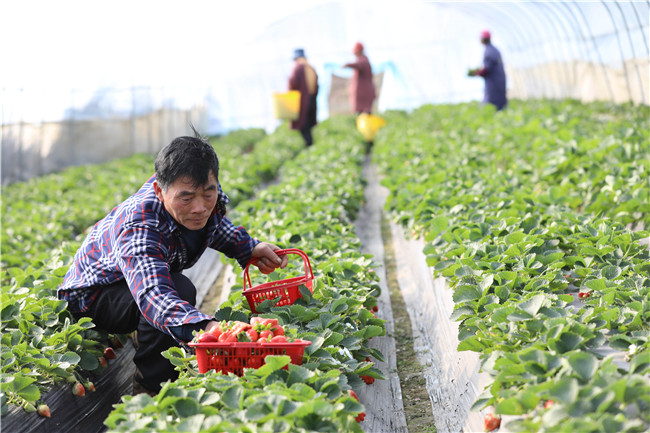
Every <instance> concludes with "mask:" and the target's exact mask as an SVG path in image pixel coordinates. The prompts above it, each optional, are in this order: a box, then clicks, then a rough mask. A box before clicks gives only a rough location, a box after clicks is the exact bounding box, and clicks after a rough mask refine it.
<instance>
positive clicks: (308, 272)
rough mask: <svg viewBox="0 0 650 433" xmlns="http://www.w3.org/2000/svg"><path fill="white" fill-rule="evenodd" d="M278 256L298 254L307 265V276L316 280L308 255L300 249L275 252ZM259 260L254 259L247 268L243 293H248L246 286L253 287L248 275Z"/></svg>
mask: <svg viewBox="0 0 650 433" xmlns="http://www.w3.org/2000/svg"><path fill="white" fill-rule="evenodd" d="M273 252H274V253H275V254H276V255H278V256H285V255H288V254H297V255H299V256H300V257H302V261H303V262H304V264H305V276H306V277H310V278H311V279H312V280H313V279H314V273H313V272H312V270H311V263H309V258H308V257H307V254H305V253H304V252H303V251H301V250H299V249H298V248H286V249H280V250H275V251H273ZM257 261H258V258H253V259H250V260H249V261H248V264H247V265H246V268H245V269H244V288H243V290H242V291H243V292H245V291H246V284H247V283H248V287H249V288H250V287H253V285H252V284H251V277H250V275H249V274H248V267H249V266H250V265H254V264H255V263H257Z"/></svg>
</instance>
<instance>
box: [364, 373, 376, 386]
mask: <svg viewBox="0 0 650 433" xmlns="http://www.w3.org/2000/svg"><path fill="white" fill-rule="evenodd" d="M361 379H363V381H364V382H366V383H367V384H368V385H371V384H373V383H374V382H375V378H374V377H372V376H367V375H365V374H364V375H361Z"/></svg>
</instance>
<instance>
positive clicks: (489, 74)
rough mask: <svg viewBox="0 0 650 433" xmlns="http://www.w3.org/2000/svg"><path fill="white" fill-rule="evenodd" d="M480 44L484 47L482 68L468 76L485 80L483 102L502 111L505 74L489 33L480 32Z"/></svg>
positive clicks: (498, 53) (504, 98)
mask: <svg viewBox="0 0 650 433" xmlns="http://www.w3.org/2000/svg"><path fill="white" fill-rule="evenodd" d="M481 43H482V44H483V45H485V52H484V54H483V67H482V68H479V69H476V70H472V71H470V72H469V75H470V76H480V77H483V79H485V93H484V96H483V102H484V103H487V104H492V105H494V106H495V107H496V108H497V110H502V109H503V108H505V106H506V104H508V98H507V97H506V72H505V70H504V68H503V59H502V58H501V53H500V52H499V50H498V49H497V48H496V47H495V46H494V45H492V42H491V35H490V32H489V31H487V30H483V31H482V32H481Z"/></svg>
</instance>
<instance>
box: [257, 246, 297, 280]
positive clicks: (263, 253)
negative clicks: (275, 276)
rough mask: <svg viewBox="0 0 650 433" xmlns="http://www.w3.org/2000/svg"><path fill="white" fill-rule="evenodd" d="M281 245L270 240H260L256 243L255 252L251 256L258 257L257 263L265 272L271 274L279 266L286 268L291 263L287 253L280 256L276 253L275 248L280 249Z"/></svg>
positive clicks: (261, 270)
mask: <svg viewBox="0 0 650 433" xmlns="http://www.w3.org/2000/svg"><path fill="white" fill-rule="evenodd" d="M279 249H280V247H278V246H276V245H273V244H270V243H268V242H260V243H259V244H257V245H255V248H253V254H252V255H251V258H256V259H258V260H257V262H256V263H255V266H257V267H258V268H259V270H260V272H262V273H263V274H270V273H271V272H273V271H274V270H275V269H277V268H282V269H284V268H285V267H286V266H287V263H289V259H288V258H287V255H286V254H285V255H283V256H278V255H277V254H275V253H274V251H275V250H279Z"/></svg>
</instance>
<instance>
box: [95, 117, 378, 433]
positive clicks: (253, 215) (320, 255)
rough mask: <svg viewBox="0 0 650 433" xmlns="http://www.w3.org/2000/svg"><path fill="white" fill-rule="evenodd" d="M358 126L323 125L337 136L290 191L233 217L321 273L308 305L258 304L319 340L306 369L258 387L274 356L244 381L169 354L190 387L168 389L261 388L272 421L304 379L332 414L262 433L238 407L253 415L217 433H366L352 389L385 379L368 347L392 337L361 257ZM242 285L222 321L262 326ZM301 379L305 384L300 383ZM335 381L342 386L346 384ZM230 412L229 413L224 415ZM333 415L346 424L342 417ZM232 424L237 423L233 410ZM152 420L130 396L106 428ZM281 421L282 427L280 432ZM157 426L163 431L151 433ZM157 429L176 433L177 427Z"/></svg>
mask: <svg viewBox="0 0 650 433" xmlns="http://www.w3.org/2000/svg"><path fill="white" fill-rule="evenodd" d="M352 125H353V123H352V122H349V119H340V120H338V119H330V120H328V121H327V122H323V123H322V124H321V125H319V129H318V131H324V132H326V134H327V135H326V136H325V134H323V136H321V138H320V141H318V142H317V143H318V144H316V145H315V146H313V147H312V148H310V149H309V150H308V151H306V152H303V153H301V154H300V155H299V156H298V157H297V158H296V159H295V160H293V161H290V162H288V163H287V164H285V165H284V166H283V168H282V171H281V176H282V179H283V181H282V182H281V183H279V184H277V185H274V186H271V187H269V188H267V189H265V190H264V191H262V192H260V194H259V195H258V196H257V197H256V198H255V199H254V200H247V201H243V202H241V203H240V204H239V205H238V206H237V208H235V209H233V211H232V214H234V216H233V218H234V219H237V220H238V221H242V223H243V224H245V225H246V226H247V227H248V229H249V230H250V232H251V233H252V234H253V235H254V233H256V232H258V231H259V232H264V233H265V234H266V237H267V240H269V241H270V242H274V243H276V244H278V245H280V246H284V247H289V246H295V247H300V248H301V249H303V248H304V250H305V252H306V253H307V255H308V256H309V257H310V260H311V262H312V264H313V268H314V275H315V280H314V287H313V293H312V292H311V291H310V290H309V289H307V288H306V287H304V286H302V287H301V288H300V292H301V295H302V297H301V298H298V299H297V300H296V301H295V302H294V304H293V305H285V306H279V307H278V306H274V301H275V300H272V299H271V300H266V301H264V302H261V303H260V304H257V305H256V310H257V311H258V313H259V315H260V316H261V317H262V318H266V319H270V320H275V321H277V323H278V324H279V325H281V326H282V328H283V329H284V333H285V335H290V336H292V335H296V336H297V337H298V338H299V339H302V340H309V341H310V342H311V344H310V345H309V346H307V347H305V351H304V357H303V360H302V365H301V366H296V365H289V367H288V372H289V373H288V374H287V373H286V371H287V370H281V371H280V370H278V371H277V372H276V373H274V374H273V379H272V380H270V379H268V378H267V379H266V380H265V381H264V382H262V383H260V382H254V381H252V380H251V377H252V376H259V375H266V374H268V366H269V359H270V358H272V357H266V359H265V362H266V365H264V366H262V367H261V368H257V369H254V368H255V367H253V368H243V370H242V377H241V378H240V377H237V376H234V375H228V376H225V375H218V374H214V372H213V371H211V372H209V373H207V374H204V375H199V376H196V377H195V375H196V372H195V367H194V364H195V362H196V356H194V355H193V354H191V352H190V353H188V352H186V351H185V350H182V349H180V348H177V349H173V350H169V351H166V352H165V356H166V357H167V358H168V359H170V361H171V362H172V363H174V364H175V365H177V368H178V369H179V370H180V371H181V379H179V380H178V381H176V382H174V383H173V384H168V385H165V386H170V387H175V386H183V387H184V388H185V385H184V384H185V383H186V382H185V381H186V380H198V381H199V382H200V383H201V384H202V385H203V386H206V387H207V388H208V389H209V388H211V387H213V386H215V385H217V384H219V383H221V382H223V381H225V380H228V381H229V382H228V383H230V384H231V385H232V386H235V384H236V385H237V386H244V387H246V388H248V387H257V388H256V390H255V395H256V396H259V399H261V402H260V401H258V400H257V399H256V398H253V397H245V398H244V400H243V401H244V404H245V405H246V404H248V403H250V404H253V405H256V406H255V407H259V408H264V409H263V412H262V413H263V414H266V413H267V412H266V411H267V410H268V409H267V408H268V407H269V405H273V404H274V403H272V402H268V398H269V397H268V395H269V392H273V390H274V389H275V388H276V387H279V388H277V389H278V390H280V392H282V393H284V391H283V390H284V389H285V387H287V388H289V389H293V388H295V387H296V386H297V385H298V384H297V382H296V380H298V382H300V390H301V394H305V395H316V396H318V398H319V399H320V398H321V397H322V398H323V399H324V401H323V402H322V403H318V404H319V405H322V409H319V412H318V415H315V414H312V413H310V412H309V411H311V410H312V409H307V410H308V412H307V419H306V420H303V421H291V422H292V423H294V424H287V423H286V421H285V420H284V418H283V416H281V414H279V413H278V412H277V411H274V413H273V414H272V415H270V416H269V417H266V416H265V415H264V416H260V418H261V421H263V422H265V423H267V424H264V425H263V426H260V425H259V424H255V423H253V422H252V421H251V419H250V416H252V414H253V412H252V411H249V410H246V409H245V407H242V406H237V408H238V409H239V411H240V412H239V413H242V412H241V411H242V410H244V411H245V412H244V413H245V415H244V416H239V417H238V418H237V419H236V422H234V423H233V425H229V424H226V423H224V424H219V425H218V427H215V428H216V429H217V430H219V429H220V430H223V431H242V430H246V429H248V430H250V431H269V430H273V429H279V430H282V429H283V428H285V427H284V426H286V425H295V426H296V427H295V428H297V429H306V430H317V431H359V425H358V419H360V418H359V417H360V416H361V415H362V413H363V409H364V408H363V406H362V405H360V404H359V403H358V402H356V400H355V399H353V398H351V395H350V394H349V392H348V391H349V390H350V389H351V388H355V387H360V386H365V384H364V382H363V379H362V377H367V378H370V379H368V380H374V379H383V377H382V375H381V373H380V371H379V370H378V369H377V368H375V367H374V363H373V362H372V361H371V360H370V359H371V358H370V357H374V358H375V359H380V360H383V355H382V354H381V353H380V352H379V351H377V350H376V349H372V348H369V347H368V345H367V343H368V341H369V340H370V339H371V338H373V337H374V336H378V335H384V334H385V327H384V321H383V320H380V319H377V318H376V317H375V316H374V314H373V313H372V311H371V310H370V308H372V306H373V305H376V299H375V296H376V295H377V294H378V293H379V292H378V290H379V286H378V285H377V283H376V280H377V278H378V277H377V276H376V275H375V273H374V272H372V269H371V266H372V262H371V260H370V258H369V257H366V256H364V255H362V254H360V253H359V240H358V238H357V237H356V236H355V234H354V230H353V226H352V219H353V218H354V215H355V214H356V211H357V209H358V207H359V206H360V204H361V202H362V197H363V189H362V188H361V186H362V182H361V170H360V168H361V163H362V161H363V154H362V151H363V149H362V147H361V146H359V143H358V142H357V140H356V135H355V134H354V131H353V129H352ZM334 146H336V147H338V151H337V152H332V150H331V149H332V147H334ZM301 268H302V264H300V265H298V264H297V263H293V262H292V261H290V264H289V266H288V267H287V269H284V270H276V271H275V272H274V273H272V274H270V275H266V276H263V275H257V276H255V275H253V276H252V279H253V285H255V284H258V283H260V282H262V281H266V280H267V279H274V280H280V279H285V278H290V277H292V276H295V275H296V274H297V273H298V274H299V273H301V272H304V268H302V269H301ZM242 285H243V281H242V280H241V277H240V278H239V281H238V283H237V284H236V285H235V286H234V287H233V290H232V292H231V293H230V296H229V298H228V300H227V301H226V302H225V303H224V304H222V305H221V306H220V307H219V309H218V310H217V311H216V313H215V316H216V317H217V319H218V320H225V321H249V322H251V323H252V322H253V321H254V319H255V317H253V318H251V313H252V312H251V310H250V306H249V305H248V303H247V301H246V299H245V297H243V296H242V293H241V287H242ZM255 320H257V319H255ZM222 330H223V329H222ZM269 331H270V330H266V331H261V332H260V335H259V336H258V338H263V337H262V333H263V332H269ZM244 332H245V331H244V329H243V327H242V329H241V333H240V336H241V337H240V338H245V337H243V333H244ZM269 336H270V335H269ZM198 338H201V336H200V335H199V336H198ZM267 338H268V337H267ZM273 338H277V336H276V337H273ZM272 362H274V361H272ZM285 365H286V364H285ZM217 367H219V366H218V365H217ZM298 372H300V375H299V376H295V377H292V376H294V375H295V374H296V373H298ZM312 375H313V376H312ZM311 377H314V378H321V380H325V381H326V382H328V383H329V384H327V387H326V388H323V386H324V384H325V382H321V381H316V382H314V381H312V380H310V379H309V380H305V378H311ZM325 378H337V379H336V381H337V384H334V382H332V381H331V379H325ZM163 389H164V388H163ZM314 392H315V393H316V394H314ZM283 395H284V394H283ZM225 397H227V395H226V394H225V393H224V391H221V392H220V393H219V397H218V398H220V399H223V398H225ZM216 398H217V397H215V399H216ZM192 399H193V400H194V401H196V402H197V406H200V407H205V405H204V404H203V403H202V400H201V399H202V397H200V396H193V397H192ZM341 399H344V400H341ZM239 401H242V400H241V399H240V400H239ZM302 402H303V400H302V397H301V396H300V395H289V396H287V403H286V404H289V405H290V406H291V407H296V406H297V407H301V406H302V404H303V403H302ZM337 402H339V403H341V402H344V404H345V407H348V406H350V405H353V406H350V409H351V410H346V411H345V413H344V414H341V416H338V415H336V412H332V411H331V410H329V409H326V408H327V407H329V405H335V406H336V405H337ZM147 405H149V403H147ZM192 405H194V403H192ZM223 410H224V409H222V408H220V411H223ZM227 410H229V409H227ZM126 413H128V414H130V416H129V417H128V418H126V417H125V416H124V414H126ZM207 413H212V412H207ZM219 413H220V414H221V413H222V412H219ZM163 415H164V414H163ZM190 415H193V414H190ZM332 415H334V416H335V418H336V419H332ZM155 416H162V415H155ZM257 416H258V415H256V417H257ZM291 416H293V415H292V414H291ZM223 417H224V419H230V418H231V417H230V416H229V415H228V414H227V412H226V413H225V414H224V415H223ZM362 418H363V417H362ZM148 419H149V415H148V410H147V409H145V408H144V407H143V405H142V404H141V402H139V401H134V400H133V399H128V397H127V398H125V403H124V406H123V407H122V406H120V407H118V408H117V409H116V411H115V412H114V413H113V414H111V416H110V417H109V419H108V420H107V422H106V424H107V425H108V426H109V428H111V429H112V430H115V431H132V430H134V429H135V428H136V426H138V425H141V423H146V422H148V421H147V420H148ZM167 419H169V417H167ZM188 420H189V419H188V418H187V417H185V418H184V419H182V417H179V419H178V421H175V424H174V426H176V425H178V424H176V422H178V423H182V422H187V421H188ZM272 420H273V422H274V423H279V424H272V423H271V421H272ZM151 426H153V424H150V425H148V427H151ZM154 427H155V428H169V425H162V424H161V425H157V426H154ZM201 428H205V426H202V427H201Z"/></svg>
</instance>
